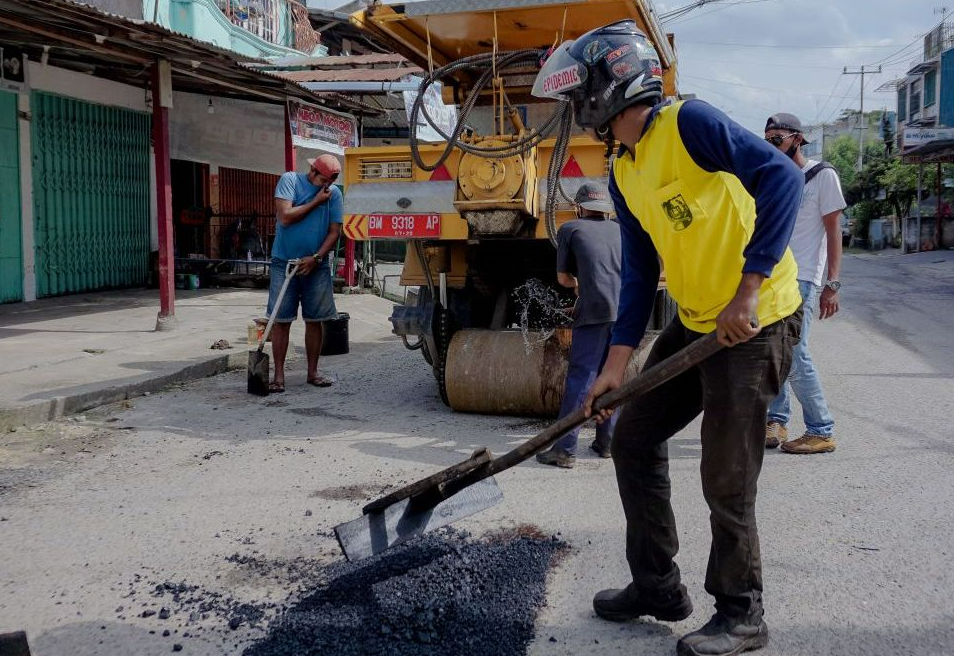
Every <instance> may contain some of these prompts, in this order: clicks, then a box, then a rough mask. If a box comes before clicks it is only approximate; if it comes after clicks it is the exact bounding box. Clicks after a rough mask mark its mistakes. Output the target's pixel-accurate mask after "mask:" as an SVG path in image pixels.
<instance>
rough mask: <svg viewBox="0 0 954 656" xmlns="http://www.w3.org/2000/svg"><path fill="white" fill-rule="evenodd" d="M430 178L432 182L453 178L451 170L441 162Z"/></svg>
mask: <svg viewBox="0 0 954 656" xmlns="http://www.w3.org/2000/svg"><path fill="white" fill-rule="evenodd" d="M430 179H431V181H432V182H439V181H441V180H453V178H452V177H451V174H450V171H448V170H447V167H446V166H444V165H443V164H441V165H440V166H438V167H437V168H436V169H434V172H433V173H431V178H430Z"/></svg>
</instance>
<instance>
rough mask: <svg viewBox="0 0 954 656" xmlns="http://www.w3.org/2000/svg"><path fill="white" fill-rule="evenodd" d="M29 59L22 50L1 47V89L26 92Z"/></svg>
mask: <svg viewBox="0 0 954 656" xmlns="http://www.w3.org/2000/svg"><path fill="white" fill-rule="evenodd" d="M26 67H27V57H26V54H25V53H24V52H23V51H22V50H21V49H20V48H12V47H10V46H4V45H0V89H6V90H8V91H26Z"/></svg>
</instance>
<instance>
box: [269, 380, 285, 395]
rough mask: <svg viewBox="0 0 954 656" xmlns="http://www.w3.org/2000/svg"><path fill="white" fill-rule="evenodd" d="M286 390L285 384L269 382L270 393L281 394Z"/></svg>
mask: <svg viewBox="0 0 954 656" xmlns="http://www.w3.org/2000/svg"><path fill="white" fill-rule="evenodd" d="M284 391H285V386H284V385H283V384H279V383H276V382H275V381H272V382H270V383H269V384H268V393H269V394H281V393H282V392H284Z"/></svg>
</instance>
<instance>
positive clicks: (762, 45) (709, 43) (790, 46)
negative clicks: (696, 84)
mask: <svg viewBox="0 0 954 656" xmlns="http://www.w3.org/2000/svg"><path fill="white" fill-rule="evenodd" d="M679 44H680V45H683V46H685V45H691V46H727V47H732V48H784V49H785V50H792V49H796V48H799V49H818V50H869V49H874V48H894V45H887V46H884V45H882V46H866V45H840V46H835V45H824V46H808V45H801V44H787V45H776V44H770V43H727V42H715V41H680V42H679ZM905 47H907V46H905ZM889 56H890V55H889ZM876 63H877V62H876Z"/></svg>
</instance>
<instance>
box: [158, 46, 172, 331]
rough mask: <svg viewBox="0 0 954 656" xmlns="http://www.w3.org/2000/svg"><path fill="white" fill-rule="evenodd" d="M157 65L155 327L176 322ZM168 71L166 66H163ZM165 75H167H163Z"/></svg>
mask: <svg viewBox="0 0 954 656" xmlns="http://www.w3.org/2000/svg"><path fill="white" fill-rule="evenodd" d="M160 70H161V67H160V64H159V63H158V62H157V63H156V64H155V65H154V66H153V68H152V143H153V148H154V150H155V160H156V209H157V214H158V220H159V316H158V318H157V320H156V330H169V329H171V328H175V325H176V309H175V298H176V291H175V289H176V288H175V250H174V245H173V231H172V174H171V171H170V165H169V108H168V107H164V106H163V104H164V103H165V102H167V100H168V99H166V98H164V97H163V94H164V93H168V92H169V91H170V90H171V89H169V87H170V86H171V85H169V84H168V83H167V86H166V88H165V89H164V88H163V83H162V73H161V72H160ZM167 70H168V69H167ZM167 75H168V74H167Z"/></svg>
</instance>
